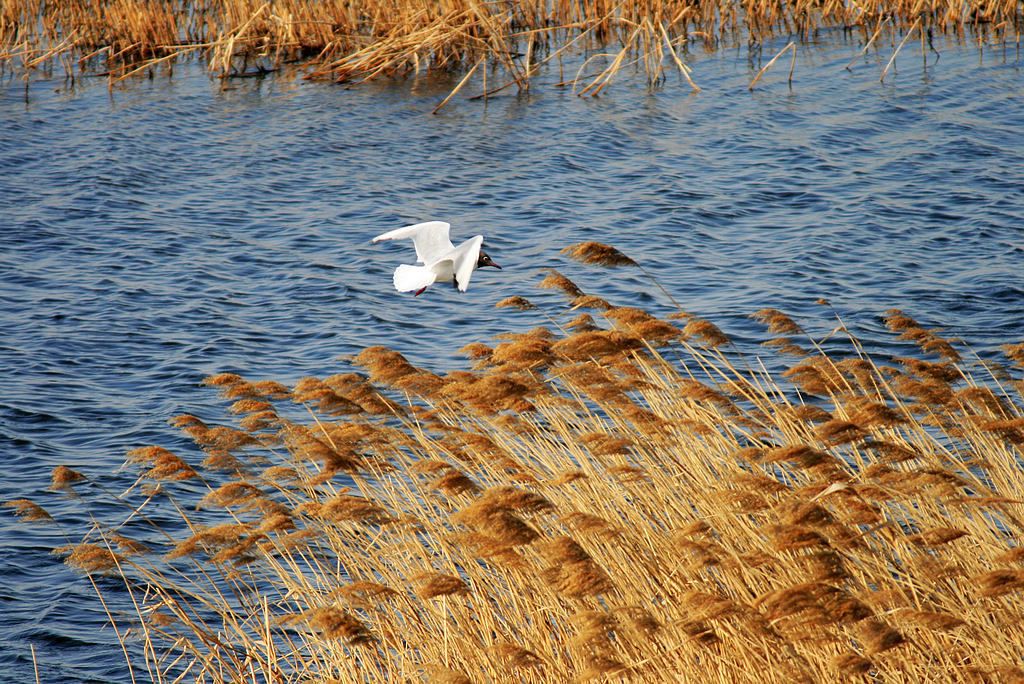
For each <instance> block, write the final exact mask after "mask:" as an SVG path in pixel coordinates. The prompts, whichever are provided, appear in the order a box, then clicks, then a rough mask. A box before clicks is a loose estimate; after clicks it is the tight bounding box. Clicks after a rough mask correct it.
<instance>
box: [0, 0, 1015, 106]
mask: <svg viewBox="0 0 1024 684" xmlns="http://www.w3.org/2000/svg"><path fill="white" fill-rule="evenodd" d="M883 24H884V25H886V26H887V27H889V29H890V30H891V31H892V32H893V33H894V35H909V34H910V33H912V32H913V31H911V30H910V29H912V28H913V27H918V28H919V31H918V33H919V34H920V37H921V40H922V44H923V42H924V39H925V36H926V35H927V36H929V42H930V36H931V35H932V32H938V33H952V34H954V35H956V36H957V37H963V36H964V34H965V33H968V32H969V33H971V34H972V35H975V36H977V38H978V40H995V41H1006V40H1017V41H1018V42H1019V36H1020V29H1021V26H1022V24H1024V15H1022V10H1021V5H1020V2H1019V0H976V1H974V2H971V3H963V2H960V1H959V0H935V1H934V2H932V3H930V4H928V5H927V7H923V6H922V5H921V3H919V2H916V1H912V0H887V1H886V2H879V1H878V0H868V1H867V2H856V3H850V2H841V1H840V0H780V1H779V2H770V3H769V2H754V1H752V0H697V1H689V0H687V1H683V0H634V1H629V2H626V1H621V0H590V1H588V2H577V1H575V0H512V1H504V0H501V1H499V0H446V1H445V2H435V1H434V0H393V1H388V2H384V1H383V0H321V1H320V2H305V1H303V0H211V1H209V2H194V1H193V0H116V2H74V1H72V0H57V1H56V2H43V0H6V1H5V2H3V3H0V68H6V69H10V70H17V71H19V72H20V73H25V74H31V73H34V72H36V71H38V70H41V69H44V70H47V71H48V72H51V73H52V72H53V71H55V70H56V71H58V72H59V71H60V70H63V71H64V74H65V77H67V78H74V77H75V76H76V75H78V74H79V73H82V72H85V73H96V72H97V71H98V72H99V73H105V74H108V75H109V76H110V78H111V80H112V81H117V80H120V79H122V78H125V77H127V76H130V75H133V74H139V73H153V71H154V70H155V69H156V68H158V67H161V66H163V65H166V64H169V63H171V62H173V61H175V60H177V59H180V58H185V57H196V56H200V57H201V58H203V59H204V60H205V61H206V62H207V63H208V64H209V66H210V69H211V71H213V72H214V73H215V74H218V75H220V76H223V77H228V76H245V75H260V74H264V73H266V72H267V71H269V70H275V69H278V68H281V67H283V66H286V65H297V66H298V68H299V69H300V72H301V73H303V74H304V75H305V77H306V78H314V79H326V80H332V81H336V82H339V83H348V84H354V83H360V82H362V81H366V80H369V79H374V78H380V77H396V76H402V75H405V74H409V73H415V72H419V71H421V70H425V69H429V70H432V71H435V72H436V71H459V72H463V71H468V70H469V69H471V68H473V67H474V65H477V64H480V63H481V62H482V61H483V62H486V66H487V68H485V69H483V70H482V71H481V74H484V75H486V73H487V71H488V70H489V69H493V68H498V69H500V70H501V71H502V72H504V74H505V75H506V78H505V80H504V82H503V83H501V84H499V85H497V86H496V87H497V88H498V89H501V88H503V87H508V86H510V85H515V86H517V87H518V88H520V89H526V88H528V87H529V83H530V80H531V78H532V76H533V75H534V74H535V72H536V70H537V68H538V67H539V66H541V65H543V64H544V63H545V62H546V61H547V60H549V59H551V58H554V57H559V58H560V56H561V55H562V54H563V53H565V52H567V51H569V50H571V51H573V52H574V53H576V54H578V55H580V56H581V58H582V63H583V68H582V69H581V71H580V73H578V74H577V76H576V78H575V79H573V80H572V81H570V83H572V84H573V85H574V86H579V89H578V92H579V93H580V94H591V95H596V94H598V93H600V92H601V91H602V90H603V89H604V88H606V87H607V86H608V84H609V83H610V82H611V80H612V79H613V77H614V76H615V75H616V74H617V73H618V72H619V71H620V70H622V69H624V68H629V69H635V70H640V71H642V72H643V73H645V74H646V76H647V78H648V80H649V81H651V82H652V83H653V82H660V81H662V80H664V78H665V77H666V67H667V68H668V69H669V70H672V71H675V70H678V71H679V72H680V76H681V77H682V79H683V80H685V81H686V83H687V85H688V86H689V87H692V88H694V89H698V86H697V84H696V83H694V81H693V79H692V77H691V74H690V69H689V66H688V65H687V64H686V63H685V62H684V59H685V58H686V57H687V54H688V52H689V51H690V50H691V49H693V48H695V47H696V48H698V49H701V48H714V47H716V46H718V45H719V44H720V43H722V42H723V41H727V42H740V41H742V42H747V43H750V44H759V43H762V42H764V41H768V40H771V39H772V38H774V37H778V36H786V37H790V38H792V39H794V40H807V39H814V37H815V35H816V34H817V32H818V31H819V30H822V29H830V28H841V29H843V30H856V31H859V32H860V33H862V34H863V36H864V39H865V40H868V36H870V35H871V33H872V32H874V31H875V29H876V28H878V27H880V26H882V25H883ZM584 72H586V73H584ZM484 92H485V93H487V89H486V87H485V88H484ZM482 95H483V93H482V94H481V96H482Z"/></svg>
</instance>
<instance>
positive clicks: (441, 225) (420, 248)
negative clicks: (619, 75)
mask: <svg viewBox="0 0 1024 684" xmlns="http://www.w3.org/2000/svg"><path fill="white" fill-rule="evenodd" d="M450 228H451V224H448V223H445V222H444V221H427V222H426V223H417V224H416V225H414V226H406V227H405V228H398V229H396V230H392V231H390V232H387V233H384V234H382V235H378V236H377V237H375V238H373V241H374V242H380V241H381V240H403V239H405V238H410V239H412V243H413V244H414V245H415V246H416V259H417V260H418V261H419V262H420V263H422V264H432V263H434V262H436V261H437V260H438V259H441V258H444V257H446V256H448V255H449V254H450V253H451V251H452V250H453V249H455V247H454V246H453V245H452V241H451V240H450V239H449V238H448V230H449V229H450Z"/></svg>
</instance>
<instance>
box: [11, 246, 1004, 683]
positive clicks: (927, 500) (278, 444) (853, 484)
mask: <svg viewBox="0 0 1024 684" xmlns="http://www.w3.org/2000/svg"><path fill="white" fill-rule="evenodd" d="M591 244H594V243H591ZM607 249H609V250H611V249H612V248H610V247H608V248H607ZM595 253H596V252H594V248H593V247H591V248H590V251H586V250H577V252H576V255H577V256H579V257H581V258H585V257H587V255H590V256H591V257H593V255H594V254H595ZM614 253H617V252H605V254H606V255H607V254H614ZM630 261H631V260H630ZM603 263H604V264H605V265H609V266H615V265H617V264H613V263H610V262H609V261H608V260H605V261H604V262H603ZM618 265H623V266H630V265H635V262H632V264H630V263H627V262H621V263H620V264H618ZM542 284H543V286H544V287H546V288H554V289H557V290H560V291H562V292H564V293H565V295H566V297H567V298H568V300H569V304H570V305H571V308H572V309H575V310H576V311H577V314H578V315H577V317H576V318H575V319H574V320H572V321H570V322H566V323H563V324H562V329H560V330H556V331H553V330H551V329H550V328H547V327H540V328H537V329H535V330H532V331H529V332H526V333H516V334H508V335H503V336H501V338H500V340H499V341H497V342H496V343H495V344H493V345H484V344H480V343H476V344H470V345H468V346H467V347H465V348H464V350H463V351H464V353H465V354H466V355H467V356H468V357H470V358H471V359H472V360H473V368H472V369H471V370H459V371H452V372H450V373H447V374H444V375H440V374H436V373H433V372H431V371H429V370H425V369H421V368H417V367H415V366H413V365H412V364H410V363H409V362H408V361H407V360H406V359H405V358H404V357H403V356H402V355H401V354H400V353H398V352H396V351H392V350H390V349H386V348H384V347H371V348H368V349H365V350H363V351H362V352H361V353H359V354H358V355H357V356H356V357H355V358H354V359H353V366H354V368H353V369H347V370H344V371H343V372H341V373H339V374H338V375H332V376H330V377H326V378H312V377H310V378H305V379H303V380H302V381H300V382H298V383H297V384H296V385H295V386H294V387H285V386H284V385H282V384H280V383H278V382H274V381H270V380H259V381H250V380H246V379H244V378H242V377H239V376H238V375H233V374H227V373H225V374H220V375H215V376H213V377H210V378H208V379H207V383H208V384H209V385H211V386H214V387H216V388H218V389H219V391H220V393H221V395H222V396H223V397H224V399H225V400H226V401H229V402H231V403H230V407H229V409H228V410H229V412H230V413H231V414H232V415H233V416H235V418H234V420H233V421H229V422H228V423H227V424H223V425H213V424H209V423H207V422H205V421H202V420H200V419H199V418H197V417H196V416H192V415H184V416H179V417H177V418H175V419H174V421H173V422H174V423H175V424H176V425H177V426H178V427H179V428H181V429H182V430H183V431H184V432H185V433H186V434H188V435H189V436H190V437H191V438H192V439H193V440H194V441H195V443H196V444H197V446H198V450H197V451H196V452H194V453H190V454H185V455H182V456H179V455H177V454H173V453H171V452H170V451H168V450H166V449H164V448H162V447H159V446H151V447H144V448H140V449H137V450H135V451H132V452H131V453H130V454H129V457H128V461H129V464H131V465H132V467H136V468H138V469H139V472H140V475H139V479H138V482H137V484H136V486H134V487H133V488H132V489H131V490H130V491H129V492H128V493H126V494H124V495H115V494H113V493H107V492H106V491H105V490H104V489H102V488H100V487H99V485H100V484H101V480H102V478H97V477H96V476H92V475H86V474H83V473H79V472H75V471H72V470H70V469H68V468H63V467H62V468H58V469H57V470H55V471H54V475H53V488H54V489H55V490H58V491H60V490H64V491H73V492H74V493H75V494H76V495H77V496H79V497H80V499H79V500H80V502H81V506H82V507H83V508H84V509H85V510H87V511H88V510H98V508H97V507H109V506H111V505H114V506H122V507H123V509H124V512H125V518H126V523H123V524H120V525H111V524H104V523H101V522H99V521H97V522H96V523H95V527H94V529H93V531H92V532H90V534H89V535H88V537H87V538H86V539H84V540H83V541H82V542H80V543H75V544H71V545H69V546H68V547H67V548H65V549H63V552H64V553H65V554H66V556H67V562H68V563H69V564H71V565H73V566H75V567H77V568H79V569H81V570H83V571H84V572H86V573H88V574H89V576H90V577H97V576H104V575H107V576H112V577H115V578H121V580H122V581H123V587H124V590H125V592H126V594H127V596H128V597H129V598H130V601H131V602H132V604H133V605H134V606H135V612H136V615H135V617H134V619H133V620H128V619H127V618H123V617H113V616H112V619H113V621H114V622H115V623H116V625H117V626H118V634H119V635H121V636H122V637H123V638H124V639H125V641H126V649H127V650H128V652H129V653H134V654H137V655H135V656H133V658H136V659H139V660H134V659H133V660H132V662H131V664H132V666H133V667H134V668H135V669H136V670H137V671H139V672H140V673H141V672H142V671H143V670H144V669H145V671H146V675H147V676H149V677H150V678H152V679H153V680H154V681H157V682H169V681H177V680H178V679H179V678H184V679H187V680H190V681H191V680H195V681H201V682H236V681H266V682H299V681H340V682H370V681H410V680H423V681H430V682H474V681H496V682H523V681H526V682H565V681H574V680H590V679H593V680H601V681H604V680H608V679H613V680H628V681H647V682H664V681H729V682H737V681H749V682H793V681H837V680H840V679H847V678H855V677H860V678H863V679H870V680H874V681H915V682H916V681H935V682H962V681H1016V680H1019V679H1021V678H1024V666H1022V663H1021V649H1020V645H1021V644H1022V643H1024V614H1022V613H1024V604H1022V602H1021V601H1020V597H1021V591H1022V590H1024V569H1022V568H1024V547H1022V546H1021V544H1020V540H1021V534H1022V531H1024V527H1022V524H1024V523H1022V521H1024V500H1022V495H1021V493H1022V492H1024V469H1022V461H1021V449H1022V445H1024V413H1022V409H1021V391H1022V389H1024V383H1022V381H1021V380H1020V374H1021V373H1020V369H1021V368H1022V367H1024V345H1021V344H1014V345H1007V346H1006V347H1005V348H1004V350H1005V352H1006V364H1004V365H1001V366H998V367H997V366H994V365H992V364H985V365H983V364H980V363H978V362H976V361H971V360H970V356H969V351H968V350H967V349H964V348H962V347H959V346H957V345H956V344H954V343H953V342H952V341H950V340H947V339H945V338H943V337H941V336H940V335H939V334H938V333H937V332H935V331H933V330H930V329H926V328H925V327H923V326H921V325H919V324H918V323H917V322H916V321H915V320H913V319H912V318H911V317H909V316H908V315H906V314H904V313H902V312H898V311H890V312H887V313H886V315H885V321H886V324H887V325H888V327H889V329H890V330H891V331H892V334H893V335H894V336H895V337H896V339H897V341H899V342H900V343H901V344H906V345H912V346H913V348H915V349H916V350H917V351H916V352H914V353H907V354H906V355H905V356H897V357H893V356H891V355H886V354H883V355H880V354H879V353H877V350H872V349H867V348H865V347H864V345H863V344H862V343H861V342H860V341H859V340H857V339H856V338H854V337H853V336H852V335H850V334H849V332H848V331H847V330H846V328H845V327H844V326H842V325H840V326H839V327H838V328H837V329H836V330H835V331H834V333H833V335H832V337H831V341H830V344H832V343H833V342H834V341H835V339H836V336H839V335H842V336H845V338H846V339H845V347H846V348H847V349H848V350H849V352H848V353H846V354H837V353H826V351H825V348H824V345H822V344H821V342H822V341H821V340H816V339H813V338H811V337H809V336H808V335H807V334H806V333H805V332H804V330H803V329H802V328H801V326H800V325H799V324H798V323H797V322H795V321H794V320H792V319H791V318H789V317H788V316H786V315H785V314H784V313H782V312H780V311H777V310H774V309H764V310H762V311H759V312H757V313H756V314H755V315H754V316H755V318H756V319H757V320H759V321H760V322H761V323H762V324H763V325H764V326H765V327H766V330H767V338H768V339H767V341H766V343H765V344H766V347H765V352H766V355H768V356H766V359H767V358H769V356H770V357H774V358H771V359H770V361H771V362H772V363H773V364H784V365H786V366H788V368H787V370H785V371H784V372H781V374H775V373H770V372H768V371H767V370H765V365H763V364H761V363H758V362H757V361H756V360H754V359H749V360H748V361H746V362H743V363H740V364H737V363H734V362H732V361H730V358H734V354H732V353H731V352H730V354H729V355H727V354H725V353H722V352H720V351H719V350H720V349H721V348H722V346H723V345H726V344H727V343H728V338H727V337H726V336H725V334H724V333H723V332H722V330H720V329H719V328H718V327H717V326H715V325H714V324H713V323H711V322H710V321H705V320H702V319H698V318H696V317H693V316H684V315H683V314H680V316H681V317H685V318H687V323H686V325H685V326H684V327H683V328H681V329H680V328H679V327H677V326H676V325H675V323H673V322H672V321H669V320H661V319H658V318H656V317H654V316H652V315H650V314H648V313H646V312H644V311H642V310H640V309H637V308H633V307H629V306H617V305H613V304H611V303H610V302H607V301H606V300H604V299H602V298H601V297H598V296H594V295H587V294H585V293H584V292H583V291H582V289H581V288H579V287H578V286H577V285H576V284H575V283H573V282H572V281H570V280H569V279H568V278H566V277H565V276H563V275H561V274H559V273H556V272H552V273H551V274H550V275H549V276H548V277H547V278H545V281H544V282H543V283H542ZM501 305H502V306H516V307H518V308H521V309H531V308H536V307H535V306H534V305H533V304H531V303H530V302H529V301H528V300H526V299H525V298H523V297H516V298H511V299H510V300H506V301H505V302H502V303H501ZM581 310H586V311H591V312H592V313H580V311H581ZM553 313H554V312H553ZM835 346H838V345H834V344H833V347H835ZM355 369H359V370H355ZM296 408H301V409H302V411H305V412H306V413H305V414H303V413H302V412H301V411H300V412H297V411H296ZM303 415H305V417H304V418H303V417H302V416H303ZM200 450H201V451H200ZM199 454H204V455H205V459H204V460H202V462H201V463H200V462H198V461H199V460H200V459H199V458H196V456H197V455H199ZM8 505H11V506H14V507H15V508H16V510H17V512H18V513H19V514H20V515H22V516H23V517H26V518H28V519H34V520H39V521H43V522H54V521H53V518H51V517H50V515H49V514H48V513H47V512H46V511H45V510H44V509H43V508H42V507H40V506H39V505H38V504H36V503H34V502H31V501H27V500H20V501H15V502H10V503H9V504H8ZM171 514H173V515H174V516H175V517H177V518H178V523H176V524H175V523H169V522H168V516H169V515H171ZM128 521H130V524H127V522H128ZM95 586H96V587H97V588H98V589H99V590H100V591H101V592H102V594H101V595H110V594H113V593H116V592H115V589H114V588H112V587H113V586H114V585H112V584H111V583H110V582H109V581H104V582H102V583H100V582H97V583H96V584H95Z"/></svg>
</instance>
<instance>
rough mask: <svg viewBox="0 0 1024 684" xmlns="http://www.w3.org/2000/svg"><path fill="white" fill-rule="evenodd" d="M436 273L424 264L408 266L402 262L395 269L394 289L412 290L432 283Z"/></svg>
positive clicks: (400, 290)
mask: <svg viewBox="0 0 1024 684" xmlns="http://www.w3.org/2000/svg"><path fill="white" fill-rule="evenodd" d="M436 279H437V274H435V273H434V271H433V270H431V269H430V268H428V267H426V266H409V265H407V264H402V265H401V266H399V267H398V268H396V269H395V289H396V290H398V291H399V292H412V291H413V290H421V289H423V288H425V287H427V286H428V285H433V284H434V281H435V280H436Z"/></svg>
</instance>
